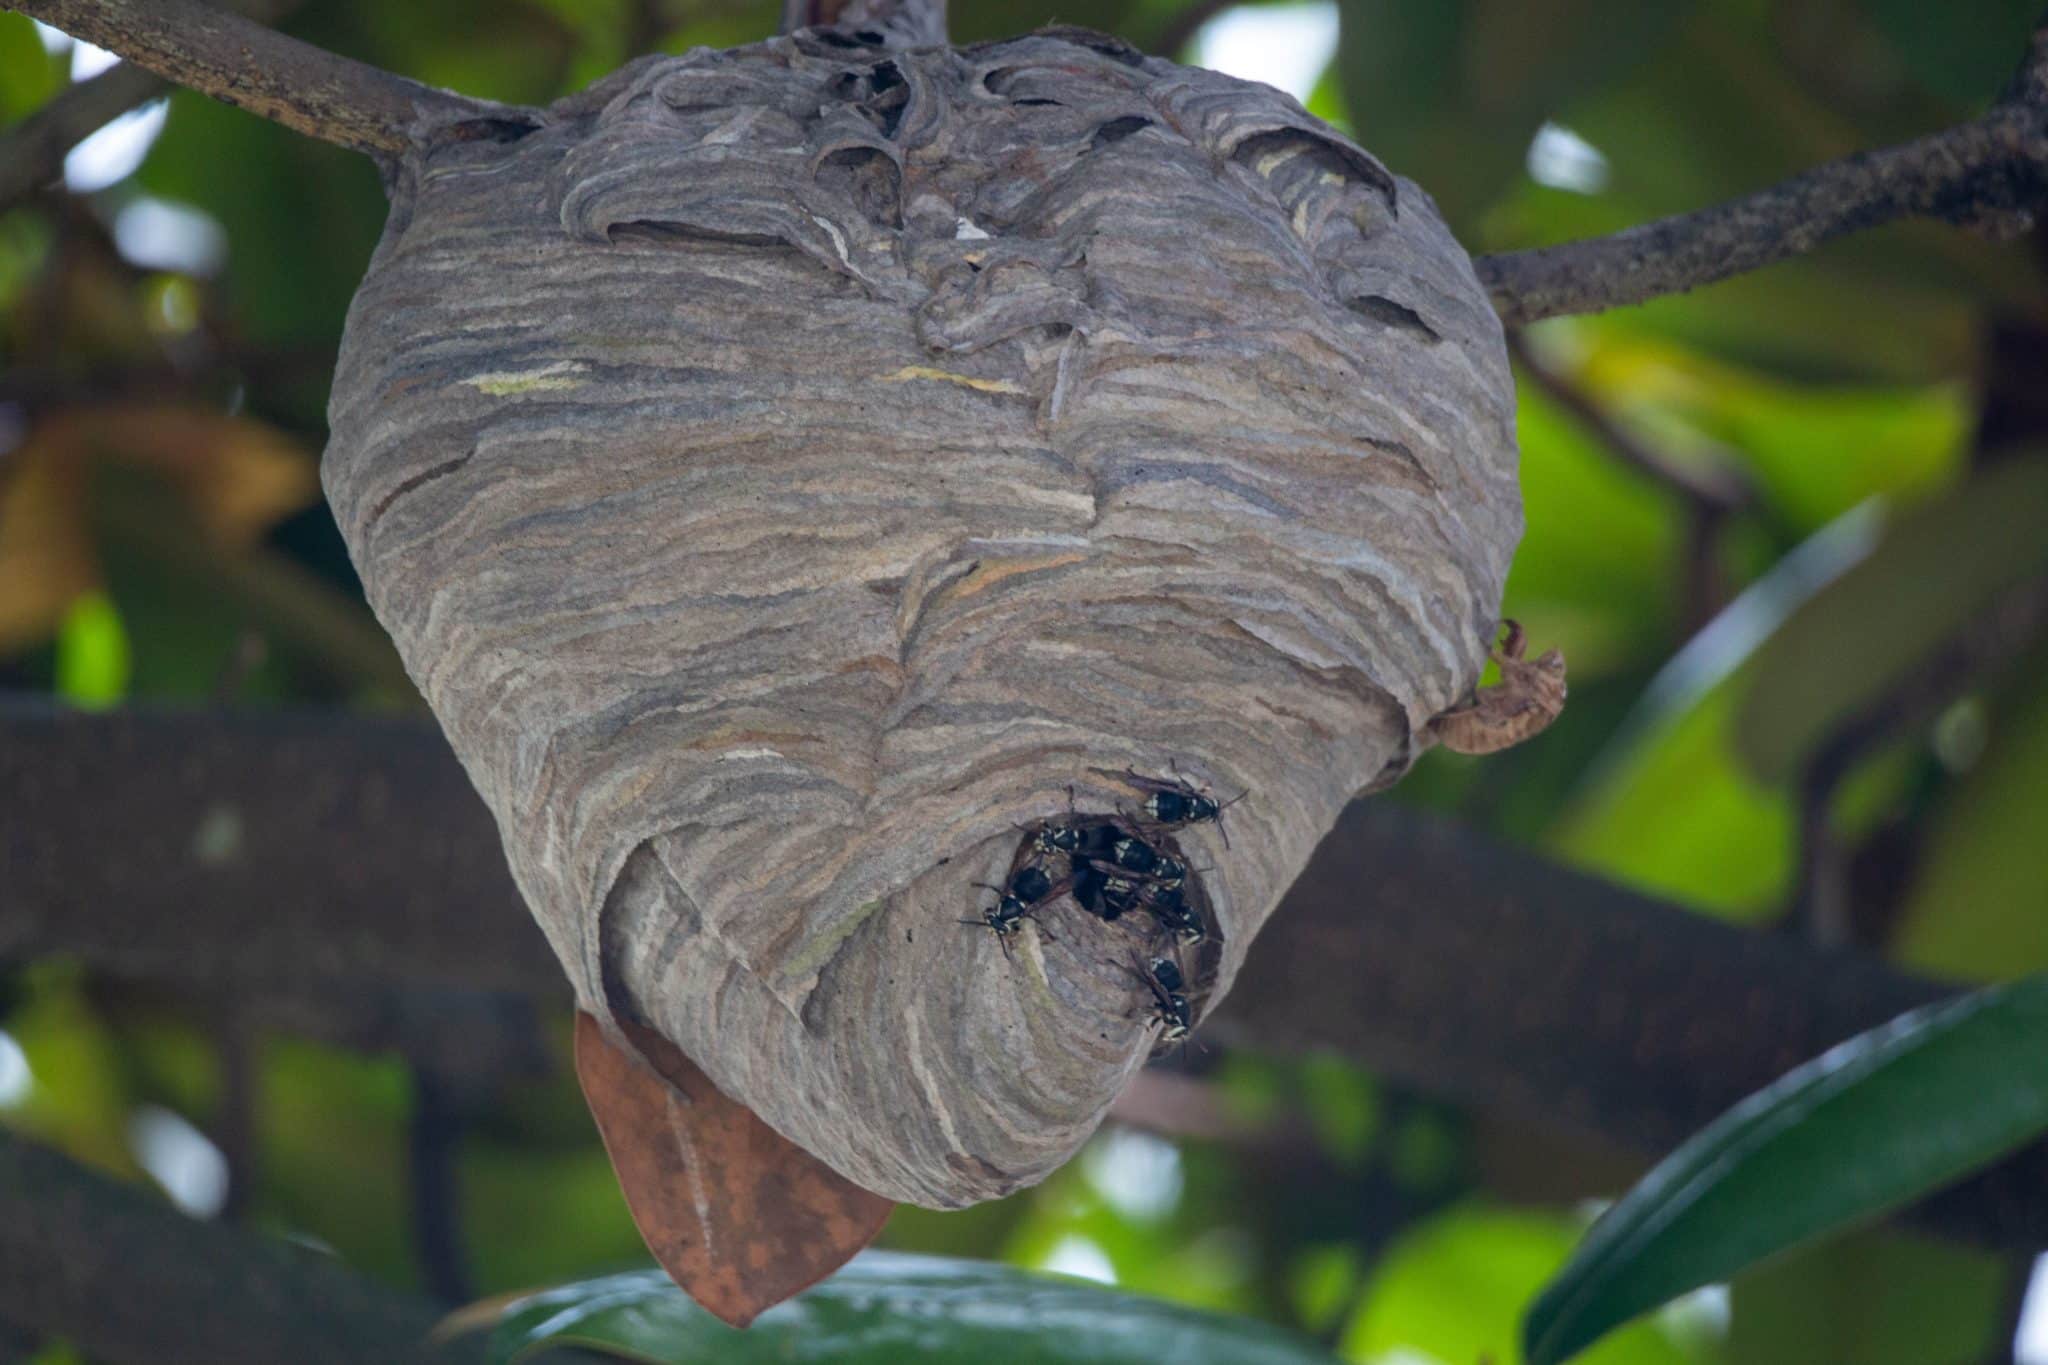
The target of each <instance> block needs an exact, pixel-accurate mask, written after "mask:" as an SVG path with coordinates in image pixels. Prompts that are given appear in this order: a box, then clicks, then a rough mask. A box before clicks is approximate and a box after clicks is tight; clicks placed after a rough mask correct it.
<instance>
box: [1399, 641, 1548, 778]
mask: <svg viewBox="0 0 2048 1365" xmlns="http://www.w3.org/2000/svg"><path fill="white" fill-rule="evenodd" d="M1501 627H1502V629H1503V630H1505V631H1506V632H1507V634H1506V636H1505V638H1503V639H1502V641H1501V643H1500V647H1499V648H1498V649H1494V650H1491V651H1489V653H1490V655H1491V657H1492V659H1493V661H1494V662H1495V663H1496V664H1499V665H1500V681H1499V682H1498V683H1495V684H1494V685H1493V686H1492V687H1482V688H1480V689H1479V690H1478V691H1476V692H1474V693H1473V694H1472V700H1471V701H1468V702H1466V703H1464V704H1463V705H1461V706H1454V707H1452V708H1451V709H1450V710H1448V711H1446V712H1444V713H1443V714H1442V715H1440V716H1438V717H1437V718H1436V719H1434V720H1432V721H1431V722H1430V723H1429V734H1430V736H1431V737H1432V738H1433V739H1435V740H1436V742H1437V743H1439V744H1441V745H1443V746H1444V747H1445V748H1446V749H1449V750H1450V751H1451V752H1452V753H1458V754H1491V753H1498V752H1499V751H1500V750H1502V749H1505V748H1508V747H1510V746H1511V745H1516V744H1520V743H1521V742H1522V741H1523V740H1525V739H1528V738H1529V737H1530V736H1532V735H1537V734H1541V733H1542V732H1543V731H1544V730H1546V729H1548V728H1549V727H1550V722H1552V721H1554V720H1556V719H1557V717H1558V713H1559V712H1561V711H1563V710H1564V695H1565V693H1564V655H1563V654H1562V653H1561V652H1560V651H1558V650H1555V649H1546V650H1544V651H1543V653H1541V654H1539V655H1537V656H1536V657H1535V658H1534V659H1524V658H1523V657H1522V652H1523V650H1524V649H1525V648H1526V642H1525V641H1524V639H1523V637H1522V627H1521V626H1520V625H1519V624H1518V623H1516V622H1514V621H1503V622H1501Z"/></svg>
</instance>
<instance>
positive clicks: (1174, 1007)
mask: <svg viewBox="0 0 2048 1365" xmlns="http://www.w3.org/2000/svg"><path fill="white" fill-rule="evenodd" d="M1124 970H1125V971H1126V972H1129V973H1130V974H1131V975H1132V976H1135V977H1137V978H1138V980H1140V981H1142V982H1144V983H1145V988H1146V989H1147V990H1149V991H1151V992H1152V1022H1154V1023H1158V1024H1163V1025H1165V1026H1166V1027H1165V1029H1164V1031H1163V1032H1161V1033H1160V1035H1159V1036H1160V1038H1161V1040H1162V1041H1165V1042H1169V1043H1177V1042H1179V1041H1180V1040H1181V1039H1183V1038H1185V1037H1187V1036H1188V1029H1189V1027H1190V1022H1189V1021H1190V1015H1189V1013H1188V997H1187V995H1186V991H1187V983H1186V982H1185V981H1184V980H1183V979H1182V978H1181V974H1180V964H1179V963H1177V962H1175V961H1174V960H1173V959H1172V958H1170V957H1155V958H1153V959H1152V961H1151V962H1149V963H1148V964H1146V966H1145V968H1144V970H1142V971H1138V970H1134V969H1133V968H1130V967H1125V968H1124Z"/></svg>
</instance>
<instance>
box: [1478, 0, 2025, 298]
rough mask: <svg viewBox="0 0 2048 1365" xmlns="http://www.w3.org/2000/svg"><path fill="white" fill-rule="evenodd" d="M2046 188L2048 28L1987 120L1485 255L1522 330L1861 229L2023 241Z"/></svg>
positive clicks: (1691, 285) (1495, 291)
mask: <svg viewBox="0 0 2048 1365" xmlns="http://www.w3.org/2000/svg"><path fill="white" fill-rule="evenodd" d="M2044 193H2048V24H2044V25H2043V26H2042V27H2040V28H2037V29H2036V31H2035V33H2034V36H2033V41H2032V44H2031V47H2030V49H2029V52H2028V56H2027V60H2026V63H2025V64H2024V65H2023V66H2022V67H2021V69H2020V72H2019V74H2018V75H2017V76H2016V77H2015V78H2014V80H2013V82H2012V84H2011V86H2010V87H2009V88H2008V90H2007V93H2006V96H2005V98H2004V99H2003V100H2002V101H2001V102H2000V103H1999V104H1997V105H1996V106H1994V107H1993V108H1992V109H1991V111H1990V112H1989V113H1987V114H1985V115H1984V117H1982V118H1980V119H1977V120H1975V121H1973V122H1970V123H1965V124H1962V125H1960V126H1958V127H1955V128H1950V129H1947V130H1946V131H1943V132H1939V133H1933V134H1930V135H1929V136H1926V137H1923V138H1918V139H1916V140H1914V141H1912V142H1908V143H1905V144H1903V145H1901V146H1897V147H1888V148H1885V149H1883V150H1881V151H1874V152H1861V153H1858V154H1857V155H1855V156H1850V157H1844V158H1843V159H1841V160H1839V161H1831V162H1828V163H1827V164H1825V165H1823V166H1818V167H1815V168H1814V169H1813V170H1810V171H1807V172H1805V173H1804V174H1801V175H1797V176H1794V177H1793V178H1791V179H1790V180H1787V181H1784V182H1783V183H1781V184H1778V185H1775V186H1772V187H1771V188H1770V189H1767V190H1762V191H1759V192H1758V193H1756V194H1752V195H1748V196H1746V197H1744V198H1741V199H1736V200H1732V201H1730V202H1728V203H1726V204H1719V205H1716V206H1715V207H1713V208H1708V209H1702V210H1700V211H1699V212H1697V213H1687V214H1681V215H1679V216H1677V217H1674V218H1663V219H1659V220H1658V221H1656V222H1654V223H1644V224H1642V225H1640V226H1637V227H1632V228H1628V229H1626V230H1624V231H1621V232H1617V233H1614V234H1613V235H1611V236H1607V237H1595V238H1591V239H1589V240H1586V241H1582V242H1567V243H1565V244H1563V245H1561V246H1550V247H1538V248H1536V249H1534V250H1530V251H1511V252H1506V253H1503V254H1501V255H1496V256H1482V257H1480V258H1478V260H1476V261H1475V262H1474V263H1473V264H1474V265H1475V266H1476V267H1477V269H1478V271H1479V278H1480V281H1481V282H1482V283H1483V284H1484V285H1485V286H1486V289H1487V292H1488V293H1489V294H1490V295H1491V296H1492V298H1493V306H1494V309H1495V311H1496V312H1498V313H1499V314H1500V315H1501V318H1502V320H1503V321H1504V322H1506V323H1507V324H1508V325H1509V326H1510V327H1520V326H1523V325H1526V324H1528V323H1531V322H1536V321H1539V320H1541V319H1543V318H1549V317H1557V316H1559V315H1562V314H1566V313H1597V312H1600V311H1602V310H1604V309H1608V308H1618V307H1621V306H1623V305H1626V304H1632V303H1642V302H1645V301H1646V300H1649V299H1654V298H1658V297H1660V296H1662V295H1665V294H1682V293H1684V292H1686V291H1687V290H1689V289H1695V288H1697V287H1699V286H1700V285H1703V284H1711V283H1713V282H1714V281H1716V280H1723V279H1727V278H1728V277H1729V276H1731V275H1739V274H1743V273H1745V272H1747V271H1751V270H1758V269H1761V268H1762V267H1764V266H1767V265H1771V264H1773V263H1775V262H1778V261H1782V260H1784V259H1786V258H1788V257H1791V256H1797V255H1802V254H1804V253H1806V252H1809V251H1812V250H1813V249H1814V248H1816V247H1818V246H1820V245H1821V244H1823V243H1825V242H1829V241H1832V240H1834V239H1835V238H1837V237H1841V236H1845V235H1847V234H1848V233H1851V232H1860V231H1862V230H1864V229H1865V228H1872V227H1877V226H1880V225H1881V224H1884V223H1890V222H1893V221H1896V220H1898V219H1901V218H1909V217H1926V218H1936V219H1940V220H1942V221H1944V222H1949V223H1956V224H1963V225H1968V226H1974V227H1980V228H1988V229H1990V230H1992V231H1994V232H1995V233H1997V234H1998V235H2002V236H2012V235H2017V234H2018V233H2019V232H2021V231H2024V230H2025V229H2026V228H2027V227H2029V226H2031V222H2032V214H2033V212H2034V210H2035V209H2036V208H2037V207H2039V205H2040V204H2041V202H2042V199H2043V197H2044Z"/></svg>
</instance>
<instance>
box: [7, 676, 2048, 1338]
mask: <svg viewBox="0 0 2048 1365" xmlns="http://www.w3.org/2000/svg"><path fill="white" fill-rule="evenodd" d="M0 810H12V811H23V812H32V813H33V818H26V819H15V820H9V821H4V822H0V866H4V867H6V868H7V869H9V884H8V887H7V892H8V894H7V895H6V897H5V898H4V899H0V958H14V959H27V958H33V957H38V956H43V955H48V954H54V953H62V952H68V953H75V954H78V955H80V956H82V957H83V958H85V959H86V960H87V961H89V962H91V963H93V964H95V965H97V966H99V967H102V968H106V969H112V970H118V971H122V972H126V973H132V974H139V975H147V976H155V977H161V978H166V979H169V980H173V981H182V982H188V983H189V982H199V983H214V984H218V985H219V986H222V987H229V986H234V985H236V984H237V983H261V984H263V985H265V986H266V987H269V988H273V989H286V990H290V989H294V988H295V985H297V984H302V985H304V987H305V988H306V989H307V990H308V991H310V990H313V989H315V988H319V989H324V990H326V991H328V992H330V993H331V992H332V990H333V988H334V986H335V984H336V983H344V984H345V983H351V982H360V981H364V980H381V981H384V982H387V983H389V982H404V983H411V985H412V986H413V988H414V989H415V990H418V989H421V988H433V989H436V990H438V989H440V988H444V987H445V986H446V985H447V984H448V983H456V984H460V985H462V986H466V987H489V988H498V989H509V990H515V991H524V992H531V993H535V994H551V995H554V994H559V993H560V992H561V990H562V977H561V971H560V968H558V967H557V966H556V965H555V963H554V960H553V959H552V957H551V956H550V955H549V954H548V951H547V949H546V948H545V947H544V946H543V944H542V943H541V940H540V935H539V933H538V931H537V930H536V929H535V928H534V927H533V924H532V922H531V921H530V920H529V919H528V918H527V916H526V915H525V914H524V913H522V912H521V910H520V908H519V900H518V897H517V893H516V892H515V891H514V889H513V887H512V883H511V879H510V878H509V876H508V875H507V874H506V872H505V867H504V861H503V855H502V853H501V851H500V849H499V843H498V836H497V832H496V830H495V829H494V828H493V826H492V825H491V822H490V820H489V818H488V817H487V816H486V815H485V813H484V810H483V807H482V804H481V803H480V802H479V801H478V800H477V798H476V796H475V794H474V793H473V792H472V791H471V790H470V788H469V784H468V781H467V779H466V778H465V777H464V776H463V774H462V772H461V770H460V769H459V768H458V767H457V766H456V764H455V761H454V759H453V758H452V757H451V756H450V754H449V753H448V750H447V747H446V745H445V743H444V741H443V740H442V739H441V737H440V736H439V734H438V733H436V732H435V731H434V730H433V729H432V727H430V726H429V725H427V724H425V723H422V722H417V721H403V720H391V719H373V718H370V717H363V716H343V715H317V714H301V715H278V714H249V713H204V714H176V713H136V712H131V713H123V714H114V715H82V714H77V713H59V712H52V711H50V710H48V709H47V708H45V707H42V706H39V705H33V704H24V703H13V704H10V705H6V706H0ZM230 823H232V824H233V825H234V827H236V828H238V830H239V837H238V838H237V839H236V840H233V841H228V840H225V839H222V838H221V837H220V836H219V833H218V831H220V830H221V829H223V828H225V827H228V825H229V824H230ZM223 849H226V850H227V851H226V852H225V854H224V853H223ZM323 979H324V986H323V985H322V984H321V983H322V981H323ZM1941 993H1942V991H1941V988H1940V987H1937V986H1935V985H1933V984H1931V983H1927V982H1922V981H1917V980H1913V979H1910V978H1907V977H1904V976H1901V975H1899V974H1898V973H1896V972H1894V971H1892V970H1890V969H1888V968H1886V967H1883V966H1882V965H1879V964H1877V963H1874V962H1871V961H1869V960H1867V959H1863V958H1859V957H1854V956H1847V955H1835V954H1824V953H1820V952H1817V951H1815V950H1813V949H1811V948H1808V947H1805V946H1803V945H1801V944H1798V943H1795V942H1792V941H1789V940H1787V939H1785V938H1783V937H1780V936H1773V935H1761V934H1751V933H1745V932H1743V931H1741V930H1737V929H1733V928H1730V927H1728V926H1727V925H1724V924H1720V923H1717V922H1715V921H1712V920H1709V919H1705V918H1703V917H1701V916H1698V915H1694V914H1690V913H1688V912H1686V911H1683V910H1681V909H1679V908H1677V907H1675V906H1671V905H1667V904H1663V903H1660V902H1658V901H1654V900H1651V899H1649V898H1647V897H1644V896H1639V895H1635V894H1633V893H1631V892H1627V891H1623V890H1621V889H1620V888H1617V887H1614V886H1612V885H1609V884H1608V883H1605V882H1602V881H1599V880H1597V879H1595V878H1591V877H1586V876H1583V875H1580V874H1577V873H1574V872H1570V871H1567V870H1565V869H1562V868H1559V867H1556V866H1554V865H1552V864H1549V863H1547V862H1545V861H1543V860H1542V859H1540V858H1537V857H1534V856H1532V855H1529V854H1525V853H1517V852H1514V851H1512V850H1509V849H1506V848H1503V847H1501V846H1500V845H1497V844H1494V843H1492V842H1490V841H1488V840H1486V839H1483V838H1481V837H1479V836H1477V835H1474V834H1471V833H1468V832H1466V831H1462V830H1460V829H1458V828H1457V827H1455V826H1453V825H1450V824H1448V823H1446V822H1444V821H1442V820H1438V819H1434V818H1430V817H1424V816H1419V815H1416V814H1413V813H1410V812H1406V811H1403V810H1401V809H1399V808H1398V807H1394V806H1391V805H1389V804H1387V803H1385V802H1373V803H1366V804H1360V805H1357V806H1354V807H1352V809H1351V810H1350V812H1349V813H1348V814H1347V815H1346V816H1345V818H1344V820H1343V821H1342V822H1341V823H1340V824H1339V826H1338V828H1337V830H1336V832H1335V833H1334V834H1333V835H1332V836H1331V837H1330V838H1329V839H1328V840H1327V841H1325V843H1324V845H1323V848H1322V850H1321V851H1320V852H1319V853H1318V854H1317V855H1316V858H1315V859H1314V861H1313V862H1312V863H1311V864H1310V866H1309V868H1308V870H1307V871H1306V872H1305V873H1304V874H1303V875H1302V877H1301V879H1300V881H1299V882H1297V883H1296V885H1295V888H1294V891H1293V892H1292V893H1291V894H1290V896H1289V900H1288V903H1287V904H1286V905H1285V906H1283V907H1282V908H1281V910H1280V912H1279V913H1278V914H1277V915H1276V916H1275V917H1274V918H1273V920H1272V922H1271V923H1270V924H1269V925H1268V927H1267V929H1266V932H1265V933H1264V934H1263V935H1262V936H1261V938H1260V941H1259V945H1258V947H1257V948H1255V949H1254V950H1253V952H1252V955H1251V961H1250V963H1249V964H1248V965H1247V967H1246V969H1245V972H1244V974H1243V976H1242V977H1241V978H1240V980H1239V982H1238V985H1237V988H1236V991H1235V992H1234V994H1233V995H1232V997H1231V1000H1230V1001H1229V1003H1228V1004H1227V1006H1226V1007H1225V1010H1224V1017H1223V1018H1222V1019H1220V1020H1219V1021H1218V1024H1217V1032H1218V1035H1219V1036H1220V1037H1225V1038H1230V1039H1234V1040H1237V1041H1240V1042H1243V1043H1245V1044H1247V1045H1251V1046H1255V1047H1262V1048H1271V1049H1274V1050H1285V1049H1290V1048H1294V1047H1299V1046H1304V1045H1314V1046H1322V1047H1332V1048H1336V1049H1339V1050H1342V1051H1344V1052H1346V1053H1348V1054H1350V1055H1352V1056H1355V1057H1358V1058H1359V1059H1361V1060H1362V1061H1365V1062H1366V1063H1368V1064H1370V1065H1371V1066H1373V1067H1376V1068H1378V1069H1380V1070H1381V1071H1383V1072H1385V1073H1386V1074H1388V1075H1390V1076H1392V1077H1395V1078H1398V1079H1402V1080H1405V1081H1408V1082H1411V1083H1413V1084H1415V1085H1417V1086H1420V1087H1423V1088H1426V1089H1428V1090H1430V1091H1432V1092H1434V1093H1437V1094H1442V1095H1447V1096H1450V1097H1452V1098H1455V1099H1458V1100H1461V1101H1465V1102H1468V1103H1471V1104H1474V1105H1477V1106H1480V1107H1482V1108H1485V1109H1488V1110H1492V1111H1495V1112H1500V1113H1504V1114H1507V1115H1510V1116H1514V1117H1517V1118H1521V1119H1526V1120H1531V1121H1535V1122H1542V1123H1549V1124H1551V1125H1555V1126H1564V1127H1569V1128H1574V1129H1577V1130H1580V1131H1585V1132H1592V1133H1600V1134H1603V1135H1606V1136H1609V1137H1611V1138H1613V1139H1616V1140H1619V1141H1621V1142H1624V1143H1626V1144H1628V1145H1630V1146H1632V1147H1634V1148H1636V1149H1637V1150H1639V1151H1642V1152H1644V1153H1645V1154H1650V1155H1655V1154H1658V1153H1661V1152H1663V1151H1665V1150H1667V1149H1668V1148H1669V1147H1671V1146H1672V1145H1673V1144H1675V1143H1676V1142H1677V1141H1678V1140H1679V1139H1680V1138H1682V1137H1684V1136H1685V1135H1687V1134H1689V1133H1690V1132H1692V1131H1693V1130H1694V1129H1696V1128H1697V1127H1699V1126H1700V1125H1701V1124H1703V1123H1704V1122H1705V1121H1706V1120H1707V1119H1709V1118H1711V1117H1712V1116H1713V1115H1714V1114H1716V1113H1718V1112H1719V1111H1720V1110H1721V1109H1723V1108H1725V1107H1726V1106H1727V1105H1728V1104H1730V1103H1732V1102H1734V1101H1735V1100H1736V1099H1738V1098H1740V1097H1741V1096H1742V1095H1744V1094H1746V1093H1748V1092H1749V1091H1751V1090H1753V1089H1755V1088H1756V1087H1757V1086H1759V1085H1761V1084H1762V1083H1763V1082H1765V1081H1767V1080H1769V1079H1771V1078H1772V1077H1774V1076H1776V1075H1778V1074H1779V1073H1781V1072H1782V1071H1784V1070H1785V1069H1787V1068H1788V1067H1790V1066H1792V1065H1793V1064H1794V1063H1796V1062H1798V1061H1801V1060H1803V1059H1805V1058H1806V1057H1809V1056H1811V1055H1813V1054H1814V1053H1816V1052H1819V1051H1821V1050H1822V1049H1824V1048H1825V1047H1827V1046H1828V1045H1829V1044H1831V1043H1834V1042H1837V1041H1839V1040H1840V1039H1842V1038H1845V1037H1847V1036H1849V1035H1850V1034H1852V1033H1855V1032H1857V1031H1859V1030H1861V1029H1863V1028H1866V1027H1868V1026H1869V1025H1871V1024H1874V1023H1877V1022H1879V1021H1880V1020H1882V1019H1885V1018H1887V1017H1889V1016H1890V1015H1892V1014H1894V1013H1897V1012H1898V1011H1900V1010H1904V1009H1909V1008H1911V1007H1913V1006H1915V1005H1918V1004H1922V1003H1925V1002H1926V1001H1929V1000H1932V999H1935V998H1938V997H1939V995H1940V994H1941ZM1926 1215H1927V1218H1928V1221H1930V1222H1931V1223H1932V1224H1933V1225H1934V1226H1935V1227H1937V1228H1938V1229H1941V1230H1945V1231H1948V1232H1950V1233H1952V1234H1954V1235H1957V1236H1961V1237H1965V1238H1969V1239H1971V1240H1976V1241H1980V1242H1985V1243H1988V1244H1991V1245H1995V1246H2005V1247H2018V1246H2028V1247H2038V1246H2040V1245H2043V1244H2048V1155H2044V1152H2043V1151H2042V1150H2040V1149H2037V1150H2035V1151H2034V1152H2032V1153H2030V1154H2028V1155H2026V1156H2024V1157H2022V1158H2020V1159H2018V1160H2017V1161H2012V1162H2007V1163H2006V1164H2005V1165H2003V1166H2001V1167H2000V1168H1998V1170H1997V1171H1996V1172H1993V1173H1992V1174H1991V1175H1990V1176H1988V1177H1985V1178H1981V1179H1980V1180H1978V1181H1975V1182H1973V1183H1972V1184H1971V1185H1969V1186H1966V1187H1964V1188H1963V1189H1961V1190H1959V1191H1957V1192H1956V1193H1954V1194H1951V1195H1949V1196H1946V1197H1945V1198H1943V1199H1942V1200H1938V1201H1936V1202H1935V1203H1934V1204H1933V1205H1931V1206H1930V1207H1929V1208H1928V1210H1926ZM4 1313H5V1305H4V1304H0V1315H4Z"/></svg>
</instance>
